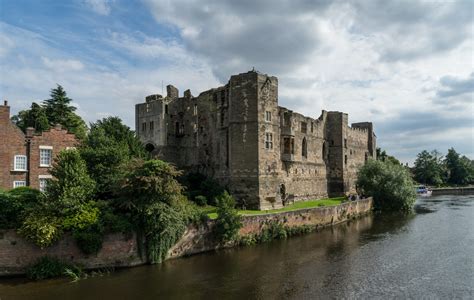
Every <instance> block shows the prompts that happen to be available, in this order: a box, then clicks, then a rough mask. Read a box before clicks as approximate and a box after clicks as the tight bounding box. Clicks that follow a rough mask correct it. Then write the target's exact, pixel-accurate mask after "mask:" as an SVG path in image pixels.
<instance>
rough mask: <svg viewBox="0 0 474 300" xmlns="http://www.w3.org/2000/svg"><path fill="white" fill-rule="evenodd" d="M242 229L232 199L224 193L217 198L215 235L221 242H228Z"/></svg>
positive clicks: (240, 218) (239, 217)
mask: <svg viewBox="0 0 474 300" xmlns="http://www.w3.org/2000/svg"><path fill="white" fill-rule="evenodd" d="M240 228H242V217H241V216H240V215H239V214H238V213H237V210H236V209H235V200H234V198H233V197H232V196H231V195H229V193H227V191H225V192H224V193H223V194H222V195H220V196H219V197H218V198H217V219H216V225H215V229H214V230H215V234H216V236H217V238H218V239H219V240H220V241H222V242H228V241H231V240H233V239H235V237H236V236H237V234H238V232H239V229H240Z"/></svg>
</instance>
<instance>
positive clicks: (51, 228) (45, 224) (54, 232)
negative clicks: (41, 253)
mask: <svg viewBox="0 0 474 300" xmlns="http://www.w3.org/2000/svg"><path fill="white" fill-rule="evenodd" d="M18 233H19V234H20V235H21V236H23V237H25V238H26V239H27V240H29V241H31V242H33V243H35V244H36V245H38V246H39V247H41V248H44V247H48V246H50V245H52V244H53V243H54V242H55V241H57V240H58V239H59V238H60V237H61V235H62V230H61V220H60V219H59V218H57V217H54V216H50V215H48V214H44V215H43V214H42V213H41V212H38V213H32V214H29V215H28V216H27V217H26V218H25V221H24V222H23V224H22V225H21V227H20V229H19V230H18Z"/></svg>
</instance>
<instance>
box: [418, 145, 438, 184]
mask: <svg viewBox="0 0 474 300" xmlns="http://www.w3.org/2000/svg"><path fill="white" fill-rule="evenodd" d="M413 172H414V175H415V180H416V181H418V182H420V183H424V184H429V185H435V186H440V185H442V184H443V181H444V180H443V179H444V178H443V177H444V174H445V169H444V165H443V161H442V157H441V155H440V153H439V152H438V151H436V150H433V151H431V152H428V151H426V150H423V151H422V152H420V153H418V155H417V158H416V160H415V166H414V168H413Z"/></svg>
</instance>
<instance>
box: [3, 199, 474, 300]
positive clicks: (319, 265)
mask: <svg viewBox="0 0 474 300" xmlns="http://www.w3.org/2000/svg"><path fill="white" fill-rule="evenodd" d="M473 204H474V197H473V196H438V197H433V198H424V199H418V201H417V204H416V209H415V213H412V214H383V215H380V214H374V215H371V216H367V217H364V218H362V219H358V220H355V221H351V222H348V223H344V224H340V225H337V226H335V227H331V228H326V229H323V230H320V231H319V232H315V233H312V234H308V235H304V236H300V237H295V238H291V239H288V240H284V241H275V242H271V243H267V244H263V245H257V246H252V247H246V248H240V249H227V250H223V251H218V252H214V253H207V254H201V255H196V256H193V257H189V258H185V259H177V260H172V261H167V262H165V263H164V264H162V265H157V266H146V267H139V268H134V269H129V270H125V271H122V272H117V273H115V274H112V275H110V276H106V277H102V278H92V279H87V280H83V281H79V282H77V283H66V282H64V281H58V280H52V281H46V282H29V283H20V284H18V285H9V284H3V285H0V295H2V296H4V297H5V299H10V298H12V299H29V298H31V297H32V296H35V297H34V298H35V299H51V298H62V299H88V298H91V297H92V298H101V299H150V298H159V299H175V298H176V299H200V298H201V299H204V298H206V299H227V298H235V299H242V298H246V299H282V298H285V299H288V298H290V299H291V298H293V299H302V298H364V299H365V298H382V297H398V298H456V297H458V298H463V297H464V298H472V297H473V286H474V276H473V274H474V262H473V256H472V253H473V252H474V232H473V229H472V228H474V220H473V219H474V218H473V216H474V206H473ZM452 208H457V209H458V210H453V209H452ZM15 282H17V283H18V281H15ZM2 299H3V297H2Z"/></svg>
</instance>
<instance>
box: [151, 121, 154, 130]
mask: <svg viewBox="0 0 474 300" xmlns="http://www.w3.org/2000/svg"><path fill="white" fill-rule="evenodd" d="M154 125H155V124H154V122H153V121H150V131H153V129H154V127H155V126H154Z"/></svg>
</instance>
